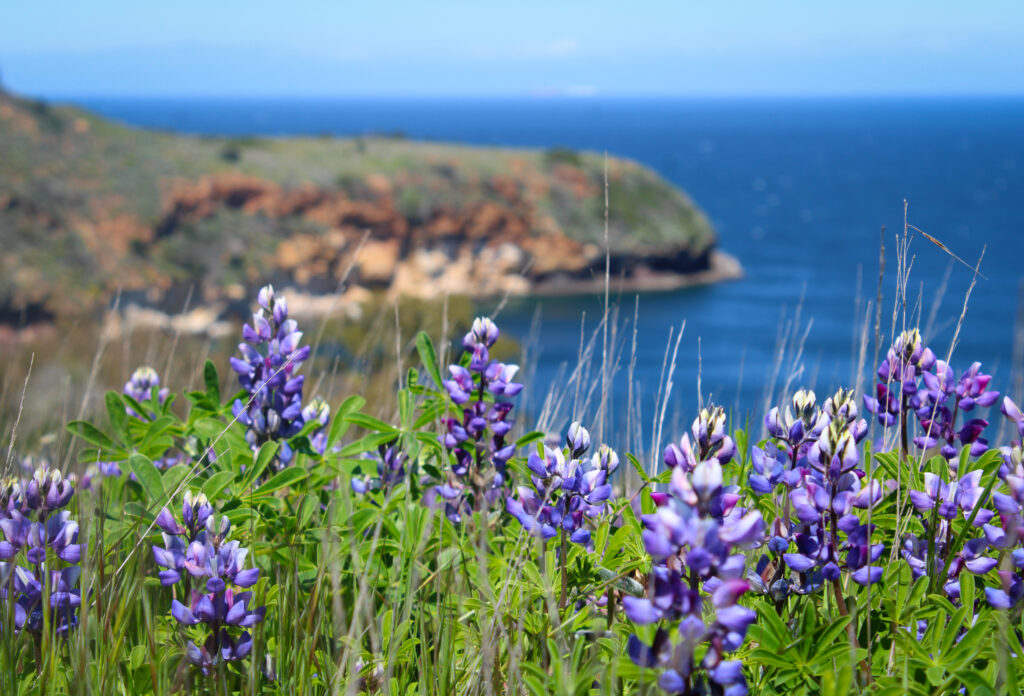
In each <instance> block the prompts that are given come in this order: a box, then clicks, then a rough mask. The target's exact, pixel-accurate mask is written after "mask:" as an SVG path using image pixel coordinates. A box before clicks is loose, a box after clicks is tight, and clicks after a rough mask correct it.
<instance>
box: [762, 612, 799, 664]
mask: <svg viewBox="0 0 1024 696" xmlns="http://www.w3.org/2000/svg"><path fill="white" fill-rule="evenodd" d="M757 614H758V616H760V617H761V620H762V621H763V622H764V627H765V628H766V629H767V630H768V631H769V632H770V633H771V634H772V637H774V638H775V644H776V645H785V644H787V643H788V642H789V629H788V628H786V624H784V623H783V622H782V619H781V618H780V617H779V613H778V612H777V611H775V607H773V606H771V605H770V604H768V603H767V602H765V603H763V604H761V605H760V606H758V608H757ZM787 666H790V667H791V666H792V663H790V664H789V665H787Z"/></svg>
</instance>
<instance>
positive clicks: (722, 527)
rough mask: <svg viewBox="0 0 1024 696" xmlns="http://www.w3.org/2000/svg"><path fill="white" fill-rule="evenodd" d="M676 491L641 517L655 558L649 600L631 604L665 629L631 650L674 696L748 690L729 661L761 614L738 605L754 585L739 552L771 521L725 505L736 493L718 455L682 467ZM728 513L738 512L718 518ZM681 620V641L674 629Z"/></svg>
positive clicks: (636, 617)
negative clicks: (707, 689)
mask: <svg viewBox="0 0 1024 696" xmlns="http://www.w3.org/2000/svg"><path fill="white" fill-rule="evenodd" d="M670 491H671V496H670V497H667V498H666V499H665V500H664V501H663V504H661V505H659V506H658V508H657V509H656V510H655V512H653V513H651V514H648V515H643V516H642V518H641V520H642V522H643V526H644V530H643V532H642V537H643V543H644V546H645V548H646V550H647V552H648V554H650V556H651V558H652V560H653V561H654V565H653V567H652V569H651V573H650V575H649V579H648V588H647V595H648V596H647V597H645V598H637V597H625V598H624V599H623V609H624V611H625V613H626V616H627V617H628V618H629V619H630V620H631V621H633V622H634V623H639V624H649V623H658V624H659V628H658V630H657V632H656V633H655V639H654V643H653V644H652V645H647V644H645V643H643V642H642V641H641V640H640V639H639V638H637V636H636V635H631V636H630V638H629V641H628V644H627V652H628V654H629V657H630V659H631V660H632V661H633V662H634V663H635V664H637V665H639V666H641V667H648V668H657V669H660V670H661V675H660V677H659V680H658V683H659V685H660V686H661V687H662V688H663V689H664V690H665V691H668V692H670V693H702V692H703V689H704V688H705V682H706V681H710V682H711V683H712V684H714V685H715V686H714V689H715V690H716V691H718V690H721V691H723V692H724V693H736V694H740V693H745V692H746V682H745V680H744V677H743V673H742V670H741V666H740V664H739V662H738V661H735V660H726V659H725V655H726V653H728V652H732V651H734V650H736V649H738V648H739V647H741V645H742V644H743V641H744V639H745V636H746V632H747V628H748V627H749V626H750V624H751V623H753V621H754V619H755V617H756V615H755V613H754V612H753V611H751V610H750V609H747V608H746V607H743V606H741V605H739V604H737V600H738V599H739V598H740V597H741V596H742V595H743V594H744V593H745V592H747V591H748V590H749V588H750V583H749V582H748V581H747V580H745V579H744V577H743V576H744V570H745V568H744V567H745V559H744V556H743V554H742V553H734V551H735V550H738V549H743V548H750V547H753V546H756V545H757V544H759V543H760V542H761V539H762V537H763V534H764V521H763V520H762V519H761V515H760V513H758V512H756V511H753V512H748V513H745V514H741V511H739V510H736V509H731V508H734V506H735V501H727V502H720V501H718V499H720V498H723V497H725V496H727V495H729V493H728V492H727V491H728V487H726V486H723V480H722V469H721V463H720V462H719V461H718V459H717V458H716V457H714V456H710V457H709V458H708V459H707V460H705V461H700V462H698V463H697V464H696V465H695V466H694V469H693V471H692V472H688V471H686V469H685V467H684V466H676V467H674V469H673V471H672V485H671V487H670ZM725 509H731V511H730V512H729V513H728V514H726V515H724V516H721V517H718V516H716V515H715V514H714V511H721V510H725ZM702 589H703V592H702ZM708 598H710V600H711V601H710V605H711V606H710V610H711V611H710V612H709V611H707V609H709V607H707V604H708V602H707V599H708ZM707 618H710V619H711V620H710V622H707V623H706V622H705V619H707ZM676 621H678V625H677V626H676V628H675V633H676V637H675V639H674V640H673V638H672V635H673V633H672V629H671V628H669V627H667V626H666V624H667V623H669V622H676ZM703 644H707V649H706V650H705V652H704V657H703V659H702V660H701V662H700V663H699V664H697V662H696V659H695V656H696V652H697V648H698V646H700V645H703Z"/></svg>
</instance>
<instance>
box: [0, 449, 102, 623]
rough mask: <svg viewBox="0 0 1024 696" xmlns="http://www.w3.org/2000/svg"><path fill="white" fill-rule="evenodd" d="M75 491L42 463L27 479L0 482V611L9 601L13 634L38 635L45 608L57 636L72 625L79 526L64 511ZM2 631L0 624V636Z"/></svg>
mask: <svg viewBox="0 0 1024 696" xmlns="http://www.w3.org/2000/svg"><path fill="white" fill-rule="evenodd" d="M28 466H31V464H30V463H29V464H28ZM74 492H75V491H74V487H73V486H72V484H71V482H70V481H69V480H68V479H66V478H65V477H64V476H63V475H62V474H61V473H60V472H59V471H58V470H57V469H52V468H50V467H49V466H47V465H46V464H45V463H43V464H42V465H41V466H39V467H38V468H36V469H35V470H34V471H33V472H32V473H31V476H30V477H28V478H14V477H12V478H8V479H5V480H3V481H0V532H2V534H0V607H2V612H3V615H4V616H6V615H7V613H6V612H7V603H8V602H12V603H13V605H14V611H13V616H14V632H15V633H19V632H21V631H22V630H28V631H29V632H30V633H36V634H37V633H39V632H40V631H42V630H43V623H44V622H43V613H44V612H43V610H44V608H45V607H46V606H47V604H48V605H49V610H50V614H51V621H52V622H53V626H54V627H55V629H56V631H57V633H58V634H60V633H65V632H67V631H68V630H69V629H71V628H72V627H73V626H75V624H76V623H77V617H76V613H75V612H76V609H77V608H78V607H79V606H80V605H81V594H80V592H79V590H78V589H77V588H76V585H77V584H78V577H79V575H80V573H81V569H80V568H79V566H78V562H79V561H80V560H81V557H82V547H81V545H80V544H79V543H78V523H77V522H75V521H74V520H72V519H71V512H70V511H68V510H65V509H63V508H64V507H66V506H67V505H68V503H69V502H70V501H71V498H72V497H73V495H74ZM47 574H49V576H48V577H49V583H48V584H49V587H48V588H47V587H46V585H47ZM3 629H4V627H3V626H2V625H0V634H2V633H3V632H4V631H3Z"/></svg>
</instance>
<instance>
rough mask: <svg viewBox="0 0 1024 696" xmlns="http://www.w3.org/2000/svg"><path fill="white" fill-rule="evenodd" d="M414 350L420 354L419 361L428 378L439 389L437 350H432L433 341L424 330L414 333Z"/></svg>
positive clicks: (439, 373) (439, 375)
mask: <svg viewBox="0 0 1024 696" xmlns="http://www.w3.org/2000/svg"><path fill="white" fill-rule="evenodd" d="M416 351H417V352H418V353H419V354H420V362H422V363H423V367H424V369H426V371H427V374H428V375H430V379H432V380H434V387H435V388H437V389H440V388H441V369H440V367H439V366H438V364H437V352H436V351H435V350H434V342H433V341H431V340H430V336H429V335H427V332H426V331H420V332H419V333H418V334H416Z"/></svg>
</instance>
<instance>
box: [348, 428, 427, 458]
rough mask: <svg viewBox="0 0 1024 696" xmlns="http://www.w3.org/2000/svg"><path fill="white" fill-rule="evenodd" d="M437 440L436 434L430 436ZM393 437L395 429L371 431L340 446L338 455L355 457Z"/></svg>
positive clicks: (370, 450) (389, 440)
mask: <svg viewBox="0 0 1024 696" xmlns="http://www.w3.org/2000/svg"><path fill="white" fill-rule="evenodd" d="M431 437H433V438H434V439H435V440H437V436H433V435H432V436H431ZM394 439H395V431H392V432H389V433H373V434H371V435H367V436H366V437H363V438H360V439H358V440H356V441H355V442H350V443H349V444H347V445H345V446H344V447H342V448H341V450H340V451H339V452H338V455H339V456H340V457H341V458H342V459H347V458H350V457H357V456H359V455H360V454H363V453H364V452H372V451H373V450H375V449H376V448H377V446H378V445H382V444H384V443H385V442H391V441H392V440H394Z"/></svg>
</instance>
